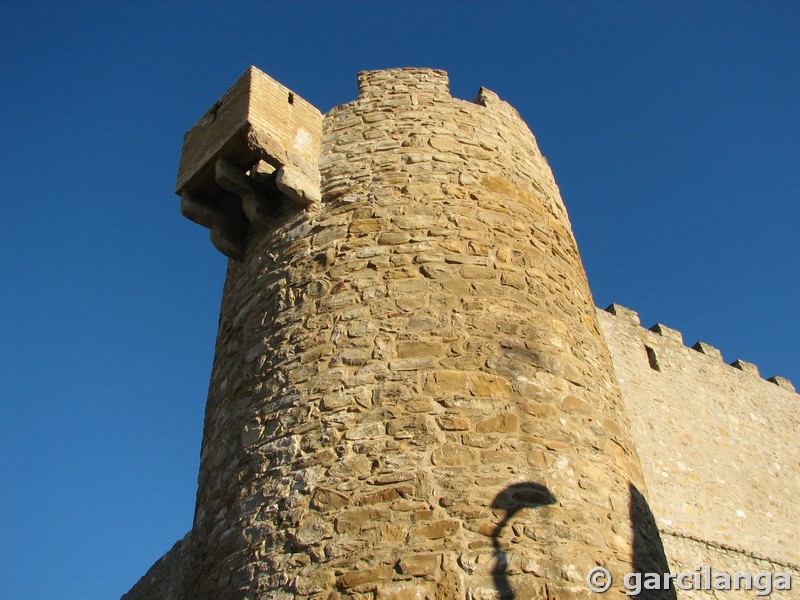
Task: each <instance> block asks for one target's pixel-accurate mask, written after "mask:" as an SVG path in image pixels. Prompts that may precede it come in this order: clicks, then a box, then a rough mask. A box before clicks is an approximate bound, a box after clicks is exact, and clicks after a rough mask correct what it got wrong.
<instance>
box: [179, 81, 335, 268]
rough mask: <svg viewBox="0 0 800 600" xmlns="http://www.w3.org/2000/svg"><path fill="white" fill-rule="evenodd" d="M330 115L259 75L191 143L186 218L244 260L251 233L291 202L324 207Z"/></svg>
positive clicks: (182, 186)
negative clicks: (322, 159)
mask: <svg viewBox="0 0 800 600" xmlns="http://www.w3.org/2000/svg"><path fill="white" fill-rule="evenodd" d="M321 136H322V114H321V113H320V112H319V111H318V110H317V109H316V108H315V107H314V106H312V105H311V104H309V103H308V102H306V101H305V100H303V99H302V98H300V97H299V96H298V95H297V94H295V93H294V92H292V91H291V90H289V89H288V88H286V87H284V86H282V85H281V84H280V83H278V82H277V81H275V80H273V79H272V78H270V77H269V76H267V75H266V74H265V73H263V72H262V71H260V70H259V69H257V68H255V67H250V69H248V70H247V72H246V73H245V74H244V75H242V77H241V78H240V79H239V80H238V81H237V82H236V83H235V84H233V86H231V88H230V89H229V90H228V91H227V92H225V94H224V95H223V96H222V98H220V99H219V100H218V101H217V102H216V103H215V104H214V106H212V107H211V109H209V110H208V111H207V112H206V114H205V115H203V117H202V118H201V119H200V120H199V121H198V122H197V123H196V124H195V125H194V126H193V127H192V128H191V129H190V130H189V131H188V132H187V133H186V135H185V136H184V139H183V149H182V151H181V160H180V166H179V168H178V181H177V185H176V193H177V194H178V195H179V196H180V197H181V212H182V213H183V215H184V216H186V217H188V218H189V219H191V220H192V221H195V222H196V223H199V224H200V225H203V226H205V227H208V228H209V229H211V240H212V242H214V245H215V246H216V247H217V248H218V249H219V250H220V251H221V252H223V253H224V254H226V255H227V256H230V257H233V258H239V257H240V256H241V254H242V252H243V244H244V238H245V236H246V234H247V230H248V229H249V227H250V226H251V225H256V226H269V225H270V224H271V222H272V220H273V219H275V218H276V217H277V216H278V214H279V213H280V211H281V210H282V209H283V208H285V205H286V202H284V201H288V203H290V204H295V205H300V206H303V207H308V206H311V205H313V204H315V203H316V202H318V201H319V198H320V196H319V168H318V162H319V154H320V143H321Z"/></svg>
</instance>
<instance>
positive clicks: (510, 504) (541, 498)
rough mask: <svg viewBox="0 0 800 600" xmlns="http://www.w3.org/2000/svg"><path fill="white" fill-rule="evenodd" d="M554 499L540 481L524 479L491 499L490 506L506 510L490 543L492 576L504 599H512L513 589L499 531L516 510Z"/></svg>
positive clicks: (551, 502)
mask: <svg viewBox="0 0 800 600" xmlns="http://www.w3.org/2000/svg"><path fill="white" fill-rule="evenodd" d="M555 501H556V499H555V496H553V494H551V493H550V490H548V489H547V488H546V487H545V486H543V485H542V484H540V483H534V482H532V481H526V482H523V483H515V484H514V485H511V486H508V487H507V488H505V489H504V490H503V491H502V492H500V493H499V494H497V496H495V499H494V500H493V501H492V505H491V506H492V508H495V509H500V510H504V511H506V514H505V516H504V517H503V519H502V521H500V523H498V524H497V527H495V530H494V531H493V532H492V544H493V545H494V553H495V558H496V559H497V563H496V564H495V568H494V571H493V573H492V577H493V579H494V585H495V588H496V589H497V591H498V592H499V593H500V597H501V598H504V599H513V598H514V591H513V590H512V589H511V585H510V584H509V581H508V575H506V566H507V564H508V561H507V559H506V555H505V552H503V548H502V547H501V546H500V533H501V532H502V530H503V527H505V526H506V525H508V523H509V522H510V521H511V519H512V518H513V517H514V515H515V514H517V512H519V511H520V510H521V509H523V508H538V507H540V506H547V505H548V504H553V503H555Z"/></svg>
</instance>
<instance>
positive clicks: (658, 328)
mask: <svg viewBox="0 0 800 600" xmlns="http://www.w3.org/2000/svg"><path fill="white" fill-rule="evenodd" d="M605 312H607V313H610V314H612V315H615V316H617V317H619V318H620V319H622V320H624V321H626V322H628V323H630V324H632V325H635V326H637V328H639V329H641V332H640V337H642V338H643V339H647V334H655V335H657V336H659V337H660V338H663V339H666V340H669V341H671V342H673V343H676V344H678V345H680V346H684V342H683V334H682V333H681V332H680V331H678V330H677V329H672V328H671V327H667V326H666V325H664V324H662V323H655V324H654V325H652V326H651V327H649V328H644V327H642V326H641V324H640V320H639V314H638V313H637V312H636V311H634V310H631V309H630V308H626V307H624V306H621V305H619V304H615V303H612V304H610V305H609V306H607V307H606V308H605ZM644 332H647V334H645V333H644ZM688 347H689V348H690V349H691V350H694V351H696V352H699V353H700V354H704V355H706V356H709V357H711V358H714V359H716V360H719V361H720V362H723V363H724V359H723V357H722V352H720V351H719V350H718V349H717V348H715V347H714V346H711V345H710V344H707V343H705V342H701V341H697V342H695V343H694V344H693V345H692V346H688ZM651 352H652V349H651ZM726 366H728V367H731V368H734V369H738V370H740V371H743V372H745V373H748V374H749V375H754V376H755V377H758V378H760V379H764V380H765V381H768V382H770V383H773V384H775V385H777V386H778V387H780V388H782V389H785V390H788V391H790V392H795V391H796V390H795V387H794V385H793V384H792V382H791V381H790V380H788V379H786V378H785V377H781V376H779V375H773V376H772V377H766V378H762V377H761V374H760V371H759V368H758V366H757V365H755V364H753V363H751V362H747V361H745V360H742V359H740V358H737V359H736V360H734V361H732V362H730V363H728V364H727V365H726Z"/></svg>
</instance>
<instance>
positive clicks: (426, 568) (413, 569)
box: [397, 554, 442, 577]
mask: <svg viewBox="0 0 800 600" xmlns="http://www.w3.org/2000/svg"><path fill="white" fill-rule="evenodd" d="M441 562H442V556H441V554H417V555H416V556H408V557H406V558H402V559H400V561H399V562H398V563H397V566H398V568H399V569H400V572H401V573H403V575H413V576H414V577H425V576H426V575H433V574H434V573H436V572H437V571H438V570H439V565H440V564H441Z"/></svg>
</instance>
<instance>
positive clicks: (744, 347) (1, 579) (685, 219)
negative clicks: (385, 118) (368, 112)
mask: <svg viewBox="0 0 800 600" xmlns="http://www.w3.org/2000/svg"><path fill="white" fill-rule="evenodd" d="M798 32H800V3H797V2H785V3H777V2H749V3H744V2H733V1H731V2H669V3H657V2H585V3H584V2H575V3H570V2H566V3H534V2H519V3H510V2H509V3H504V2H492V3H489V2H486V3H481V2H459V3H449V2H434V1H429V2H412V1H404V2H392V3H389V2H385V3H382V2H324V3H323V2H319V3H314V2H285V3H277V2H273V3H266V2H247V3H245V2H241V3H235V2H226V3H221V2H220V3H211V2H185V3H169V2H163V3H156V2H152V3H148V2H136V3H124V2H114V3H111V2H95V3H66V2H65V3H62V4H60V5H59V4H43V3H37V2H8V1H5V0H0V86H2V94H0V109H1V110H2V115H3V124H2V128H0V169H1V170H2V178H1V179H0V193H1V194H2V225H3V227H2V235H0V245H2V248H0V277H1V279H0V281H2V287H1V288H0V336H2V337H0V342H1V343H0V400H1V403H0V411H1V412H0V597H3V598H9V599H16V598H52V599H81V600H87V599H93V598H98V599H99V598H114V597H118V596H119V595H120V594H122V593H123V592H125V591H126V590H127V589H129V588H130V586H132V585H133V584H134V583H135V582H136V581H137V579H138V578H139V577H140V576H141V575H143V574H144V573H145V571H146V569H147V568H148V567H149V566H150V565H151V564H152V563H153V562H154V561H155V560H156V559H157V558H159V557H160V556H161V555H162V554H163V553H164V552H165V551H166V550H168V549H169V548H170V547H171V546H172V544H173V543H174V542H175V541H176V540H178V539H179V538H180V537H182V536H183V534H184V533H185V532H186V531H187V530H188V529H189V528H190V527H191V520H192V513H193V510H194V494H195V490H196V477H197V470H198V463H199V450H200V439H201V433H202V422H203V410H204V405H205V396H206V385H207V382H208V377H209V374H210V369H211V361H212V358H213V350H214V338H215V334H216V325H217V316H218V308H219V301H220V293H221V288H222V282H223V277H224V270H225V260H224V259H223V257H222V256H221V255H220V254H218V253H217V252H216V251H215V250H214V249H213V248H212V246H211V244H210V243H209V241H208V236H207V231H206V230H204V229H202V228H200V227H198V226H196V225H194V224H192V223H190V222H189V221H187V220H186V219H183V218H182V217H181V216H180V215H179V211H178V198H177V196H175V195H174V193H173V189H174V182H175V175H176V170H177V165H178V158H179V153H180V147H181V141H182V136H183V133H184V132H185V131H186V130H187V129H188V128H189V127H191V125H192V124H193V123H194V122H195V121H196V120H197V119H198V118H199V117H200V116H201V115H202V114H203V112H204V111H205V110H206V109H207V108H208V107H210V106H211V104H213V103H214V101H215V100H216V99H217V98H218V97H219V96H220V95H221V94H222V93H223V92H224V91H225V90H226V89H227V87H228V86H229V85H230V84H231V83H233V81H235V80H236V79H237V78H238V77H239V75H241V73H242V72H243V71H244V70H245V69H246V68H247V67H248V66H249V65H251V64H255V65H257V66H259V67H260V68H261V69H263V70H264V71H266V72H267V73H269V74H270V75H272V76H273V77H274V78H276V79H278V80H279V81H281V82H282V83H284V84H285V85H287V86H288V87H290V88H292V89H293V90H294V91H295V92H296V93H298V94H299V95H301V96H302V97H304V98H305V99H307V100H309V101H310V102H312V103H314V104H315V105H316V106H317V107H318V108H320V109H321V110H323V111H324V110H328V109H329V108H331V107H332V106H334V105H337V104H341V103H344V102H347V101H349V100H351V99H353V98H355V96H356V72H357V71H359V70H362V69H376V68H385V67H395V66H431V67H437V68H441V69H446V70H447V71H449V73H450V79H451V89H452V92H453V95H454V96H456V97H461V98H465V99H471V98H472V97H474V94H475V92H476V91H477V89H478V87H479V86H486V87H488V88H489V89H491V90H493V91H495V92H497V93H498V94H499V95H500V96H501V97H502V98H503V99H505V100H508V101H509V102H511V103H512V104H513V105H514V106H515V107H516V108H517V109H518V110H519V112H520V113H521V114H522V116H523V118H525V120H526V121H527V122H528V124H529V125H530V127H531V129H532V130H533V132H534V133H535V134H536V136H537V138H538V140H539V143H540V146H541V147H542V149H543V151H544V153H545V155H546V156H547V157H548V159H549V162H550V164H551V166H552V167H553V170H554V172H555V175H556V179H557V181H558V183H559V185H560V187H561V191H562V194H563V197H564V200H565V202H566V205H567V208H568V210H569V212H570V216H571V219H572V222H573V225H574V229H575V233H576V236H577V238H578V243H579V246H580V248H581V251H582V255H583V259H584V262H585V265H586V269H587V271H588V275H589V281H590V284H591V286H592V290H593V293H594V296H595V301H596V303H597V304H599V305H602V306H605V305H607V304H609V303H610V302H612V301H614V302H618V303H620V304H623V305H625V306H628V307H630V308H633V309H635V310H638V311H639V313H640V315H641V317H642V321H643V323H644V324H645V325H647V326H649V325H652V324H653V323H655V322H662V323H665V324H667V325H669V326H671V327H674V328H676V329H679V330H681V331H682V332H683V334H684V339H685V341H686V342H688V343H689V344H692V343H694V342H695V341H696V340H698V339H702V340H703V341H706V342H708V343H710V344H712V345H714V346H717V347H718V348H720V349H721V350H722V352H723V354H724V356H725V359H726V360H727V361H728V362H730V361H732V360H734V359H736V358H742V359H745V360H748V361H751V362H754V363H756V364H758V365H759V366H760V368H761V371H762V374H763V375H764V376H771V375H774V374H779V375H783V376H785V377H788V378H790V379H792V380H793V381H794V382H795V383H796V384H800V366H799V363H800V361H798V354H799V353H800V350H798V343H799V342H800V317H798V308H797V304H798V297H800V273H799V272H798V257H800V236H798V235H797V231H796V230H797V227H798V223H800V202H799V200H800V110H799V109H798V107H799V106H800V68H798V65H800V34H799V33H798Z"/></svg>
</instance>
